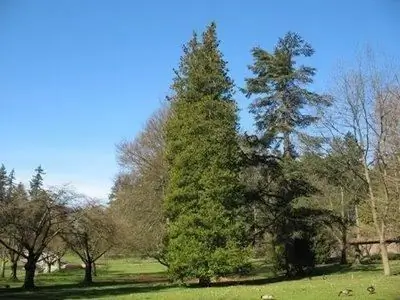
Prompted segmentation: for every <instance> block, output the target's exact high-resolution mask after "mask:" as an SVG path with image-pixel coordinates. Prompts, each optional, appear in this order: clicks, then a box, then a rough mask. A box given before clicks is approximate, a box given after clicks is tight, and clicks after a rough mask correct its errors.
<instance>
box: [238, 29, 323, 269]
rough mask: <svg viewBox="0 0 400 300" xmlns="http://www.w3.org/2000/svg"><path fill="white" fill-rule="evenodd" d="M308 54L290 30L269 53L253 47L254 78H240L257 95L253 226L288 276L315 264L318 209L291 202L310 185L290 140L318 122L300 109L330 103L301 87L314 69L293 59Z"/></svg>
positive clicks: (247, 90) (253, 106)
mask: <svg viewBox="0 0 400 300" xmlns="http://www.w3.org/2000/svg"><path fill="white" fill-rule="evenodd" d="M313 53H314V50H313V48H312V47H311V45H310V44H308V43H307V42H305V41H304V40H303V39H302V38H301V37H300V36H299V35H298V34H296V33H293V32H288V33H287V34H286V35H285V36H284V37H283V38H280V39H279V41H278V43H277V45H276V46H275V48H274V50H273V52H272V53H269V52H267V51H265V50H263V49H261V48H259V47H256V48H254V49H253V50H252V54H253V57H254V64H253V65H252V66H249V69H250V70H251V71H252V72H253V74H254V78H247V79H245V82H246V87H245V89H243V91H244V92H245V93H246V96H247V97H251V96H256V98H255V100H254V101H253V103H252V104H251V106H250V112H251V113H253V114H254V116H255V121H256V126H257V130H258V132H259V135H258V136H255V137H249V138H250V140H251V143H250V144H251V145H252V147H253V152H254V153H253V154H252V157H253V158H252V160H253V161H254V160H256V161H258V166H259V171H260V173H261V180H260V182H259V184H258V185H257V189H258V191H257V193H258V195H259V196H257V197H254V198H253V199H252V200H253V202H256V207H257V209H258V210H260V211H261V212H262V213H261V215H262V216H263V217H260V218H259V219H258V226H259V229H260V233H265V232H268V233H269V234H270V236H271V241H272V244H273V245H274V247H273V248H274V251H275V257H276V259H275V263H276V266H277V267H278V268H279V269H284V270H285V271H286V274H287V275H288V276H295V275H299V274H301V273H304V270H305V268H306V267H313V265H314V255H313V253H312V249H311V248H312V247H311V245H312V243H313V242H312V236H313V233H312V232H313V229H314V228H313V226H312V225H310V224H313V222H311V221H312V219H313V218H315V217H316V216H317V215H318V214H319V212H317V211H310V210H304V209H298V208H297V207H296V206H295V203H296V200H297V199H299V198H300V197H304V196H308V195H310V194H311V193H313V191H314V188H313V187H312V186H311V185H310V184H309V182H308V180H307V178H305V176H304V173H303V172H302V170H301V169H300V168H299V167H300V165H299V163H298V162H297V161H296V160H295V158H296V157H297V155H298V154H297V153H296V151H295V143H294V140H293V136H294V135H295V134H298V133H299V129H304V128H305V127H307V126H308V125H310V124H312V123H313V122H315V121H316V120H317V117H316V115H312V114H305V113H304V112H303V109H304V108H310V107H316V108H320V107H322V106H324V105H329V103H330V99H329V97H327V96H321V95H318V94H316V93H313V92H311V91H309V90H307V89H306V88H305V86H306V85H307V84H310V83H312V77H313V76H314V75H315V72H316V70H315V69H314V68H312V67H307V66H303V65H301V66H299V67H297V66H296V60H295V59H296V58H298V57H301V56H304V57H309V56H311V55H312V54H313ZM282 141H283V149H282V150H283V151H280V150H281V148H282V147H281V146H282ZM253 164H254V163H253ZM296 253H303V254H302V255H300V256H297V255H295V254H296ZM302 256H303V257H302ZM305 257H307V259H304V258H305Z"/></svg>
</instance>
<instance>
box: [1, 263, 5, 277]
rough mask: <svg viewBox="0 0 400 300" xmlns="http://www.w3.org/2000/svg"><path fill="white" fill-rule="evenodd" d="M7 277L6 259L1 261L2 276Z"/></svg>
mask: <svg viewBox="0 0 400 300" xmlns="http://www.w3.org/2000/svg"><path fill="white" fill-rule="evenodd" d="M4 277H6V261H5V260H3V261H2V262H1V278H4Z"/></svg>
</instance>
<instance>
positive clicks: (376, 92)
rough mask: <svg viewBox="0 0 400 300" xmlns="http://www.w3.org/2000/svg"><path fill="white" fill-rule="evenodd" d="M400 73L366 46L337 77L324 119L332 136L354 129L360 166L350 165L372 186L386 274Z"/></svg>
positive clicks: (396, 200) (372, 207)
mask: <svg viewBox="0 0 400 300" xmlns="http://www.w3.org/2000/svg"><path fill="white" fill-rule="evenodd" d="M396 76H397V72H396V70H395V69H394V68H393V67H390V66H386V65H385V66H379V65H378V64H377V60H376V58H375V57H374V55H373V53H372V51H370V50H367V51H366V55H365V57H364V58H361V59H360V60H359V61H358V65H357V66H356V67H354V68H351V69H350V70H348V71H343V72H341V74H340V75H339V76H338V78H337V81H336V89H335V93H334V94H335V95H336V103H335V105H334V106H333V109H334V110H333V112H332V114H331V115H330V117H329V118H327V119H326V121H327V125H328V127H327V128H328V129H329V130H330V132H331V133H332V134H333V135H338V134H343V135H344V134H345V133H346V132H348V131H350V132H351V133H352V134H353V135H354V136H355V137H356V139H357V145H358V147H359V150H360V153H361V155H360V162H361V164H362V168H361V170H360V169H355V168H354V167H353V166H352V165H350V164H348V168H349V169H352V170H353V172H354V174H355V176H358V177H359V178H361V179H362V180H363V181H364V182H365V183H366V185H367V187H368V205H369V208H370V214H371V217H372V220H373V225H374V228H375V232H376V235H377V237H378V238H379V245H380V250H381V257H382V264H383V268H384V274H385V275H390V265H389V259H388V253H387V245H386V243H385V240H386V238H387V233H388V226H389V225H390V224H389V223H390V213H391V211H392V210H391V208H392V207H393V206H394V205H397V207H398V205H399V198H398V197H396V196H395V194H394V193H392V192H391V190H392V188H393V181H395V182H397V180H398V179H399V178H398V177H396V175H395V176H392V177H390V176H389V174H396V173H393V172H390V170H391V168H392V166H393V163H392V158H394V157H395V153H394V152H393V149H392V151H389V152H388V150H389V148H390V147H388V141H389V140H391V139H392V138H394V139H395V140H397V139H398V131H396V130H394V128H395V127H396V126H397V125H398V124H399V123H398V121H397V123H396V121H395V120H397V119H398V115H397V116H396V115H394V114H392V113H389V112H392V109H391V108H390V107H391V105H393V103H395V101H393V97H392V92H391V91H394V90H398V88H399V85H398V81H397V80H396ZM390 99H391V100H390ZM389 104H390V105H389ZM397 128H398V127H397ZM389 137H390V138H389ZM343 163H346V162H343Z"/></svg>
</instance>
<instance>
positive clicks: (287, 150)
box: [283, 132, 292, 158]
mask: <svg viewBox="0 0 400 300" xmlns="http://www.w3.org/2000/svg"><path fill="white" fill-rule="evenodd" d="M291 148H292V147H291V144H290V135H289V133H288V132H285V133H284V134H283V157H286V158H291V157H292V149H291Z"/></svg>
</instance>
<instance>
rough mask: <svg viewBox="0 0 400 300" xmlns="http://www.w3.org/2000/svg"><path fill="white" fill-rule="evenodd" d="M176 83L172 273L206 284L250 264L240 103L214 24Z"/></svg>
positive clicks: (171, 142)
mask: <svg viewBox="0 0 400 300" xmlns="http://www.w3.org/2000/svg"><path fill="white" fill-rule="evenodd" d="M172 88H173V90H174V92H175V95H174V96H173V97H172V101H171V110H172V117H171V118H170V119H169V120H168V122H167V126H166V156H167V161H168V164H169V171H168V178H169V181H168V186H167V193H166V201H165V208H166V214H167V217H168V220H169V225H168V241H167V250H168V254H167V257H168V264H169V271H170V273H171V275H172V276H173V277H174V278H176V279H185V278H190V277H196V278H198V279H199V282H200V284H201V285H208V284H209V283H210V280H211V278H212V277H214V276H219V275H224V274H228V273H232V272H235V270H238V269H240V267H241V265H243V264H245V263H246V260H245V251H244V248H245V245H246V242H245V241H244V234H245V226H244V223H243V220H242V216H241V215H242V213H241V212H242V204H243V190H242V187H241V185H240V183H239V171H240V166H241V165H240V151H239V150H240V149H239V145H238V136H237V129H238V128H237V126H238V117H237V106H236V103H235V101H234V100H233V99H232V94H233V82H232V80H231V79H230V78H229V77H228V76H227V69H226V62H225V61H224V60H223V58H222V54H221V53H220V51H219V50H218V40H217V37H216V26H215V24H214V23H212V24H211V25H210V26H209V27H208V28H207V30H206V31H205V32H204V33H203V35H202V38H201V40H199V39H198V37H197V36H196V35H194V36H193V38H192V40H191V41H190V42H189V43H188V44H187V45H186V46H185V47H184V55H183V57H182V58H181V63H180V67H179V70H178V71H176V77H175V80H174V83H173V85H172Z"/></svg>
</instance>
